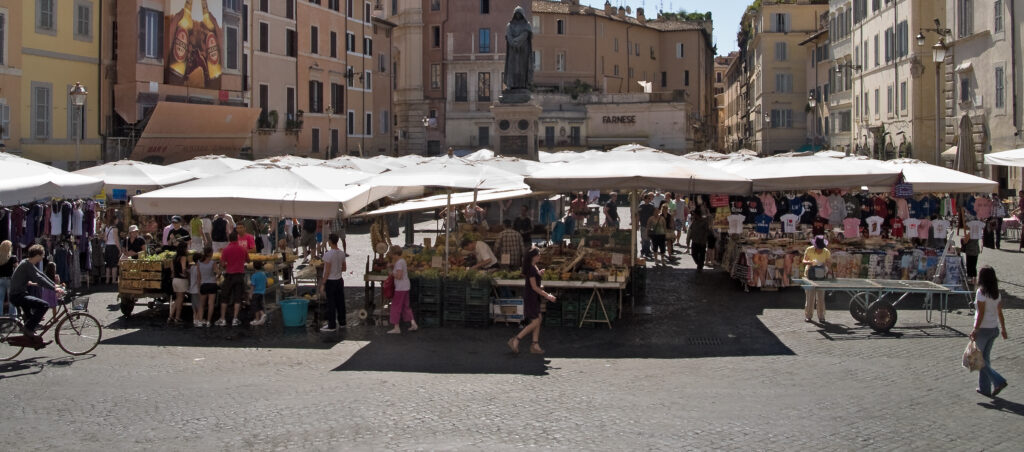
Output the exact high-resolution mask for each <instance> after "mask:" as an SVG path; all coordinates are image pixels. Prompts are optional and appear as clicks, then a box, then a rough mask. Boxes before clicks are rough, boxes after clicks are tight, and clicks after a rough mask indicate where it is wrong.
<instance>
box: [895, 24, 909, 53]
mask: <svg viewBox="0 0 1024 452" xmlns="http://www.w3.org/2000/svg"><path fill="white" fill-rule="evenodd" d="M909 33H910V31H909V27H908V26H907V21H905V20H904V21H903V22H900V23H899V24H896V58H903V57H905V56H907V55H908V54H910V37H909Z"/></svg>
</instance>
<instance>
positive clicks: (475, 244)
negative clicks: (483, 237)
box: [462, 240, 498, 270]
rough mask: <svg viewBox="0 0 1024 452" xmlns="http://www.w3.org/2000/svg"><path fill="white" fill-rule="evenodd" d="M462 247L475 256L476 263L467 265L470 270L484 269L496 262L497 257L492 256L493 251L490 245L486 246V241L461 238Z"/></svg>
mask: <svg viewBox="0 0 1024 452" xmlns="http://www.w3.org/2000/svg"><path fill="white" fill-rule="evenodd" d="M462 249H464V250H466V251H469V252H471V253H473V254H474V255H475V256H476V264H475V265H473V266H472V267H469V268H470V269H471V270H486V269H488V268H491V267H493V266H494V264H496V263H498V259H497V258H495V257H494V252H493V251H491V247H489V246H487V244H486V243H484V242H482V241H480V240H477V241H473V240H463V241H462Z"/></svg>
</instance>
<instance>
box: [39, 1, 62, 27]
mask: <svg viewBox="0 0 1024 452" xmlns="http://www.w3.org/2000/svg"><path fill="white" fill-rule="evenodd" d="M56 3H57V0H36V32H37V33H39V32H46V33H47V34H53V33H54V32H55V31H56V30H57V11H56V10H55V9H56Z"/></svg>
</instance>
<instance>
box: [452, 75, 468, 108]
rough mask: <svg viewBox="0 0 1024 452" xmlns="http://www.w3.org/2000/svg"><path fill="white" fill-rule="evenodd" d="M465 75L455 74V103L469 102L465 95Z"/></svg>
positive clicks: (466, 94)
mask: <svg viewBox="0 0 1024 452" xmlns="http://www.w3.org/2000/svg"><path fill="white" fill-rule="evenodd" d="M466 79H467V74H466V73H465V72H456V73H455V102H465V101H467V100H469V95H468V93H467V91H468V88H469V87H468V86H467V80H466Z"/></svg>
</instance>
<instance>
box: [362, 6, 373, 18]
mask: <svg viewBox="0 0 1024 452" xmlns="http://www.w3.org/2000/svg"><path fill="white" fill-rule="evenodd" d="M372 14H373V7H372V6H370V2H366V3H363V22H366V23H370V21H371V20H372V16H371V15H372Z"/></svg>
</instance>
